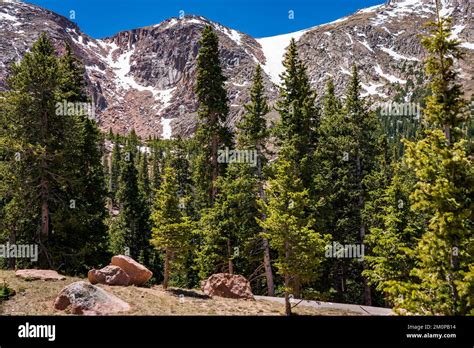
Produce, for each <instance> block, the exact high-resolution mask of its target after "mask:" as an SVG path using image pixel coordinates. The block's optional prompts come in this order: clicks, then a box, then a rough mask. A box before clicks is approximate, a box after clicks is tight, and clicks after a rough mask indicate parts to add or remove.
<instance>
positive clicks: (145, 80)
mask: <svg viewBox="0 0 474 348" xmlns="http://www.w3.org/2000/svg"><path fill="white" fill-rule="evenodd" d="M441 3H442V15H451V16H452V17H453V24H454V30H453V37H457V38H459V40H460V41H461V42H462V49H463V50H464V51H465V53H466V59H465V60H464V61H462V62H460V63H459V68H460V69H461V70H460V71H461V75H460V78H461V82H462V83H463V85H464V87H465V89H466V94H467V96H468V97H470V96H471V95H472V94H473V92H474V82H473V80H472V79H471V76H472V75H473V74H474V58H473V57H474V55H473V54H472V51H473V50H474V28H473V25H472V19H471V16H472V4H471V1H470V0H442V1H441ZM434 15H435V8H434V0H391V1H389V2H387V4H383V5H379V6H374V7H371V8H368V9H364V10H360V11H358V12H356V13H355V14H353V15H351V16H347V17H344V18H342V19H340V20H338V21H335V22H332V23H328V24H324V25H319V26H316V27H313V28H310V29H308V30H303V31H300V32H297V33H292V34H288V35H280V36H275V37H270V38H263V39H254V38H252V37H250V36H248V35H246V34H244V33H241V32H238V31H235V30H233V29H230V28H227V27H224V26H222V25H220V24H218V23H214V22H211V21H208V20H207V19H205V18H203V17H197V16H185V17H183V18H179V19H178V18H171V19H168V20H166V21H164V22H162V23H159V24H157V25H154V26H149V27H144V28H139V29H134V30H128V31H123V32H120V33H118V34H116V35H114V36H112V37H109V38H106V39H103V40H96V39H93V38H91V37H89V36H87V35H85V34H83V33H82V32H81V31H80V30H79V28H78V27H77V26H76V24H74V23H72V22H71V21H69V20H68V19H67V18H65V17H62V16H59V15H57V14H55V13H53V12H51V11H48V10H45V9H42V8H40V7H38V6H34V5H30V4H26V3H22V2H17V1H12V0H4V1H2V2H0V31H1V33H2V35H1V36H0V53H1V54H0V90H1V89H4V88H6V86H5V77H6V75H7V73H8V69H9V68H8V66H9V65H10V64H11V63H12V62H15V61H17V60H18V59H19V58H20V57H21V56H22V55H23V54H24V53H25V52H26V51H27V49H28V48H29V47H31V45H32V43H33V42H34V41H35V40H36V39H37V38H38V36H39V34H40V33H41V32H43V31H44V32H46V33H48V35H49V36H50V37H51V38H52V39H53V41H54V43H55V45H56V47H57V49H58V51H60V52H61V51H63V50H64V45H65V43H68V44H69V45H71V47H72V48H73V50H74V52H75V53H76V54H77V55H78V56H79V57H80V58H81V59H82V60H83V62H84V64H85V66H86V78H87V81H88V87H89V89H90V92H91V94H92V95H93V96H94V102H95V105H96V116H97V121H98V123H99V125H100V126H101V128H102V129H103V130H108V129H109V128H112V129H113V130H114V131H115V132H120V133H122V134H123V133H127V132H128V131H130V130H131V128H132V127H134V128H135V129H136V131H137V133H138V134H139V135H140V136H144V137H147V136H149V135H153V136H155V135H156V136H159V137H160V136H163V135H166V134H168V132H167V131H166V129H165V128H166V127H165V125H168V123H169V125H170V127H171V130H172V134H173V135H181V136H189V135H191V134H192V133H193V132H194V130H195V126H196V108H197V103H196V98H195V95H194V91H193V86H194V83H195V77H196V58H197V53H198V48H199V47H198V40H199V38H200V35H201V32H202V30H203V28H204V26H205V25H211V26H212V27H213V28H214V29H215V31H216V32H217V34H218V36H219V41H220V55H221V61H222V67H223V70H224V74H225V75H226V76H227V77H228V81H227V84H226V88H227V91H228V95H229V106H230V115H229V116H230V117H229V126H231V127H233V126H234V125H235V123H236V122H237V121H238V120H239V119H240V118H241V116H242V114H243V112H244V108H243V104H244V103H246V102H248V100H249V87H250V84H251V76H252V73H253V71H254V68H255V66H256V65H257V64H261V65H262V66H263V68H264V71H265V72H266V76H265V77H264V85H265V89H266V93H267V95H268V97H269V101H270V103H271V104H273V103H274V102H275V100H276V98H277V95H278V92H277V87H276V84H277V83H278V82H279V78H278V74H279V73H280V72H281V71H282V65H281V60H282V58H283V55H284V53H285V48H286V47H287V45H288V43H289V41H290V39H291V38H292V37H293V38H295V39H296V40H297V44H298V47H299V53H300V55H301V58H302V59H303V61H304V62H305V63H306V65H307V67H308V73H309V77H310V81H311V83H312V85H313V87H314V88H315V90H316V91H317V92H318V93H319V94H320V95H321V94H322V91H323V87H324V85H325V83H326V81H327V78H328V77H329V76H332V77H333V78H334V80H335V84H336V92H338V93H339V94H340V93H342V91H343V90H344V87H345V85H346V83H347V81H348V78H349V76H348V75H349V74H350V69H351V66H352V64H354V63H356V64H357V65H358V66H359V67H360V76H361V79H362V88H363V90H364V94H365V95H366V96H367V97H369V98H371V99H372V101H377V100H392V99H393V98H394V96H396V95H397V94H398V93H399V92H400V90H404V89H406V94H407V95H408V96H410V95H411V94H413V93H416V91H417V90H418V89H421V88H423V86H424V85H425V83H426V78H424V76H423V73H422V60H423V58H424V55H425V53H424V50H423V48H422V46H421V43H420V38H419V35H418V34H419V33H420V30H421V31H423V30H425V29H423V24H424V23H426V22H427V21H429V20H432V19H434ZM275 117H277V115H276V113H275V112H272V113H270V114H269V116H268V118H269V119H274V118H275ZM170 119H171V120H170ZM163 120H168V121H163Z"/></svg>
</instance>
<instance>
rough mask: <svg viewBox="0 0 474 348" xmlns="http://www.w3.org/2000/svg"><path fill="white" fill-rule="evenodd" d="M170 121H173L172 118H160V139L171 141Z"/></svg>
mask: <svg viewBox="0 0 474 348" xmlns="http://www.w3.org/2000/svg"><path fill="white" fill-rule="evenodd" d="M171 121H173V119H172V118H164V117H163V118H161V120H160V122H161V127H162V128H163V131H162V133H161V139H171V136H172V133H173V131H172V129H171Z"/></svg>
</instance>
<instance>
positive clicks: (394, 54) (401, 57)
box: [380, 47, 420, 62]
mask: <svg viewBox="0 0 474 348" xmlns="http://www.w3.org/2000/svg"><path fill="white" fill-rule="evenodd" d="M380 49H381V50H382V51H384V52H385V53H388V54H389V55H390V56H392V57H393V58H394V59H395V60H412V61H415V62H419V61H420V60H419V59H418V58H415V57H407V56H404V55H401V54H400V53H397V52H395V51H394V50H393V49H391V48H387V47H380Z"/></svg>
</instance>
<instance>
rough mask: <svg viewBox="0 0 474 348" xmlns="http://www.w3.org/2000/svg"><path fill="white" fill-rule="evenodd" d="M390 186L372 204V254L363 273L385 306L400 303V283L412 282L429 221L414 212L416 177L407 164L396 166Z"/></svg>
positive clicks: (370, 240) (370, 242)
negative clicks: (412, 195)
mask: <svg viewBox="0 0 474 348" xmlns="http://www.w3.org/2000/svg"><path fill="white" fill-rule="evenodd" d="M394 166H395V169H394V175H393V177H392V178H391V182H390V185H389V186H388V187H387V188H385V190H383V193H382V194H381V195H380V193H379V192H374V193H373V194H374V195H375V194H379V195H380V196H379V198H378V199H375V197H374V198H373V200H372V204H373V205H376V206H375V207H374V208H373V211H372V213H373V215H372V224H371V228H370V233H369V234H367V239H366V243H367V245H368V246H369V247H370V250H371V253H370V254H369V255H366V256H365V259H366V260H367V263H368V265H369V268H368V269H366V270H365V271H364V275H365V276H367V277H368V278H369V280H370V283H371V284H375V285H376V289H377V290H378V291H380V292H382V293H383V295H384V298H385V305H386V306H393V305H394V304H395V303H396V302H397V301H399V298H398V296H399V287H398V285H397V284H398V283H399V282H413V281H414V280H415V279H414V277H413V276H411V275H410V272H411V270H412V269H413V268H414V267H415V257H414V249H415V247H416V245H417V244H418V241H419V239H420V237H421V235H422V233H423V231H424V230H425V228H426V223H425V221H426V217H425V216H424V215H421V214H419V213H417V212H415V211H413V210H412V209H411V204H412V203H413V202H412V200H411V198H410V195H411V192H412V190H413V186H414V185H415V175H414V173H413V172H412V171H411V170H410V169H408V168H407V166H406V164H404V163H396V164H395V165H394Z"/></svg>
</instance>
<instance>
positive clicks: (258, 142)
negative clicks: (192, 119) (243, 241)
mask: <svg viewBox="0 0 474 348" xmlns="http://www.w3.org/2000/svg"><path fill="white" fill-rule="evenodd" d="M264 93H265V90H264V85H263V78H262V68H261V67H260V65H257V67H256V69H255V74H254V77H253V83H252V88H251V90H250V103H249V104H247V105H245V109H246V111H247V112H246V113H245V114H244V116H243V118H242V120H241V122H240V123H239V124H238V125H237V128H238V129H239V133H238V140H237V146H238V148H240V149H249V150H252V151H256V161H257V163H256V171H253V170H252V168H246V169H247V171H249V170H250V171H251V172H252V174H253V176H255V177H256V179H257V185H258V194H259V198H260V199H263V200H265V192H264V189H263V187H264V183H265V176H264V168H265V166H266V163H267V159H266V156H265V152H266V147H265V145H266V142H267V140H268V137H269V130H268V129H267V121H266V119H265V116H266V114H268V112H269V111H270V107H269V106H268V101H267V98H266V97H265V94H264ZM244 169H245V168H244ZM261 218H262V219H263V220H264V219H265V216H262V217H261ZM262 247H263V263H264V267H265V275H266V279H267V292H268V296H273V295H274V281H273V271H272V266H271V258H270V246H269V243H268V240H267V239H266V238H262Z"/></svg>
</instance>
